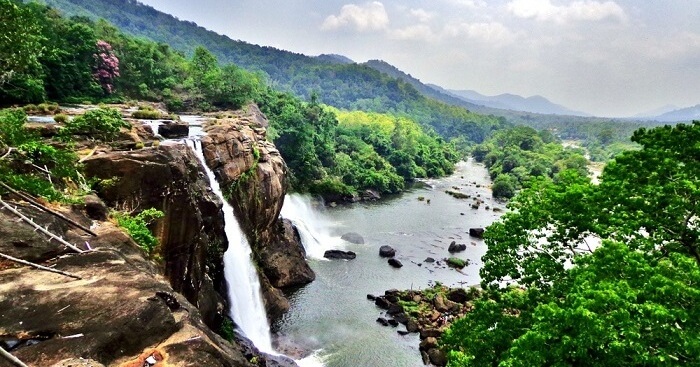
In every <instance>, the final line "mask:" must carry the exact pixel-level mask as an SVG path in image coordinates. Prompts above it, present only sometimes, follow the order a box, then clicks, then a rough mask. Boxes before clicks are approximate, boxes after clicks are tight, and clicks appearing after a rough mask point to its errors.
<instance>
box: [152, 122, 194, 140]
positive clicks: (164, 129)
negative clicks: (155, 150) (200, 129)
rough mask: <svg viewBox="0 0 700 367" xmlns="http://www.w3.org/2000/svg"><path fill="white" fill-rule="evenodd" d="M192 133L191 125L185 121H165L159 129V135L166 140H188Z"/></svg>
mask: <svg viewBox="0 0 700 367" xmlns="http://www.w3.org/2000/svg"><path fill="white" fill-rule="evenodd" d="M189 133H190V124H188V123H187V122H185V121H169V120H165V121H164V122H163V124H162V125H160V126H159V127H158V134H159V135H160V136H162V137H164V138H166V139H178V138H186V137H187V136H188V135H189Z"/></svg>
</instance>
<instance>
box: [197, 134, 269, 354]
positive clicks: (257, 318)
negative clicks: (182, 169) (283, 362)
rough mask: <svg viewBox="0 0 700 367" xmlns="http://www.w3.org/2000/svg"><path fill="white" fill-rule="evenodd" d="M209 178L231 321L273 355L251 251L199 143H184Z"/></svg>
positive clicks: (263, 350) (263, 349) (261, 348)
mask: <svg viewBox="0 0 700 367" xmlns="http://www.w3.org/2000/svg"><path fill="white" fill-rule="evenodd" d="M187 144H188V145H189V146H190V147H191V148H192V149H193V150H194V152H195V154H196V155H197V158H198V159H199V161H200V162H202V165H203V166H204V170H205V171H206V173H207V177H209V184H210V185H211V189H212V191H213V192H214V193H215V194H216V196H218V197H219V199H221V201H222V202H223V208H222V210H223V211H224V228H225V231H226V238H227V239H228V250H226V252H225V253H224V273H225V275H226V281H227V282H228V284H229V292H228V295H229V300H230V302H231V315H230V316H231V318H232V319H233V321H234V322H235V323H236V325H237V326H238V327H239V328H240V331H241V332H242V333H243V335H245V336H246V337H247V338H248V339H250V340H251V341H252V342H253V344H255V346H256V347H257V348H258V349H259V350H260V351H262V352H265V353H272V354H274V353H275V351H274V349H272V340H271V337H270V324H269V323H268V321H267V315H266V314H265V307H264V305H263V301H262V296H261V294H260V280H259V279H258V273H257V271H256V270H255V266H254V265H253V260H252V258H251V255H252V250H251V249H250V245H249V244H248V241H247V240H246V238H245V234H243V231H242V230H241V227H240V225H239V224H238V220H236V216H235V215H234V212H233V208H232V207H231V205H230V204H229V203H228V202H227V201H226V199H224V196H223V193H222V192H221V187H220V186H219V183H218V182H217V181H216V177H215V176H214V172H212V170H211V169H209V166H207V163H206V161H205V160H204V154H203V153H202V143H201V142H200V141H199V140H187Z"/></svg>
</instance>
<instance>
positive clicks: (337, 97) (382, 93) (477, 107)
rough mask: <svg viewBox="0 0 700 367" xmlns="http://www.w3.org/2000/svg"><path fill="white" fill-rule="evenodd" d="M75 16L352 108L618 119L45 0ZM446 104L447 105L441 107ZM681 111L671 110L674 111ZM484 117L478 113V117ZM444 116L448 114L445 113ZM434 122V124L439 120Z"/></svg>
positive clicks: (135, 5)
mask: <svg viewBox="0 0 700 367" xmlns="http://www.w3.org/2000/svg"><path fill="white" fill-rule="evenodd" d="M45 2H46V3H47V5H49V6H52V7H55V8H57V9H59V10H61V11H62V12H64V13H66V14H68V15H79V16H87V17H89V18H91V19H99V18H104V19H106V20H107V21H109V22H111V23H112V24H114V25H116V26H117V27H118V28H119V29H121V30H122V31H124V32H126V33H129V34H132V35H136V36H140V37H146V38H150V39H152V40H155V41H157V42H162V43H166V44H169V45H170V46H172V47H173V48H175V49H177V50H180V51H182V52H184V53H185V54H187V55H190V54H192V53H193V51H194V49H195V48H196V47H197V46H198V45H202V46H204V47H206V48H207V49H209V50H210V51H211V52H212V53H213V54H214V55H216V57H217V58H218V59H219V61H220V62H222V63H235V64H237V65H238V66H241V67H243V68H245V69H248V70H251V71H258V72H261V73H263V74H264V75H265V76H266V77H267V79H268V81H269V83H270V84H271V85H272V86H273V87H275V88H276V89H278V90H281V91H288V92H291V93H294V94H296V95H297V96H300V97H302V98H308V97H309V96H310V95H311V94H312V93H316V94H317V95H318V96H319V98H320V100H321V101H322V102H324V103H326V104H329V105H332V106H335V107H339V108H347V109H364V110H369V111H377V112H392V111H401V110H406V109H407V108H409V109H412V111H413V113H412V114H413V115H415V114H416V113H420V110H421V109H425V108H426V107H427V106H429V108H430V109H432V111H431V112H430V113H429V114H430V115H431V117H430V118H431V119H432V120H433V121H432V122H433V123H439V121H440V120H441V117H440V116H439V114H440V113H443V112H444V111H445V107H441V106H440V105H435V104H433V103H432V102H426V101H423V100H421V98H428V99H432V100H435V101H439V102H440V103H444V104H446V105H449V106H456V107H460V108H464V109H466V110H468V111H471V112H476V113H479V114H482V115H486V116H495V117H501V118H505V119H506V120H507V121H509V122H511V123H515V124H525V125H529V126H533V127H536V128H543V127H549V126H552V124H567V125H569V124H572V123H573V124H581V123H598V122H606V121H611V119H607V118H596V117H588V115H587V114H585V113H583V112H578V111H573V110H570V109H568V108H566V107H563V106H560V105H557V104H554V103H552V102H550V101H549V100H547V99H546V98H543V97H540V96H533V97H529V98H524V97H520V96H515V95H509V94H504V95H500V96H494V97H488V96H484V95H481V94H478V93H476V92H473V91H454V90H453V91H450V90H444V89H442V88H440V87H437V86H431V85H427V84H425V83H423V82H421V81H420V80H418V79H417V78H415V77H413V76H411V75H410V74H407V73H405V72H403V71H401V70H399V69H398V68H396V67H394V66H393V65H391V64H389V63H386V62H384V61H381V60H370V61H368V62H366V63H362V64H358V63H355V62H354V61H353V60H351V59H349V58H347V57H345V56H342V55H336V54H324V55H319V56H316V57H312V56H307V55H302V54H298V53H293V52H289V51H285V50H280V49H276V48H273V47H267V46H259V45H254V44H251V43H248V42H244V41H240V40H233V39H231V38H229V37H227V36H224V35H220V34H217V33H215V32H212V31H209V30H207V29H205V28H203V27H201V26H198V25H197V24H195V23H193V22H189V21H183V20H180V19H178V18H176V17H174V16H172V15H169V14H166V13H163V12H160V11H158V10H156V9H154V8H152V7H150V6H147V5H144V4H141V3H139V2H138V1H136V0H111V1H109V0H45ZM441 111H442V112H441ZM673 116H677V114H676V115H669V116H668V118H673ZM470 118H473V119H474V118H478V117H470ZM442 119H444V118H442ZM433 125H434V124H433Z"/></svg>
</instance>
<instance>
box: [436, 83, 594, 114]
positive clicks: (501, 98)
mask: <svg viewBox="0 0 700 367" xmlns="http://www.w3.org/2000/svg"><path fill="white" fill-rule="evenodd" d="M431 86H432V87H433V88H436V89H438V90H444V89H442V88H440V87H438V86H435V85H431ZM446 92H447V93H449V94H451V95H453V96H456V97H457V98H460V99H462V100H465V101H467V102H470V103H473V104H478V105H482V106H486V107H492V108H499V109H504V110H513V111H523V112H532V113H542V114H555V115H570V116H591V115H590V114H587V113H585V112H581V111H574V110H571V109H569V108H566V107H564V106H562V105H559V104H556V103H553V102H551V101H550V100H548V99H547V98H545V97H542V96H532V97H527V98H525V97H522V96H519V95H515V94H510V93H504V94H499V95H497V96H485V95H483V94H481V93H479V92H476V91H473V90H446Z"/></svg>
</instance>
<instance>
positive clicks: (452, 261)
mask: <svg viewBox="0 0 700 367" xmlns="http://www.w3.org/2000/svg"><path fill="white" fill-rule="evenodd" d="M447 265H449V266H451V267H453V268H457V269H462V268H464V267H465V266H467V265H468V264H467V261H465V260H462V259H460V258H457V257H451V258H449V259H447Z"/></svg>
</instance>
